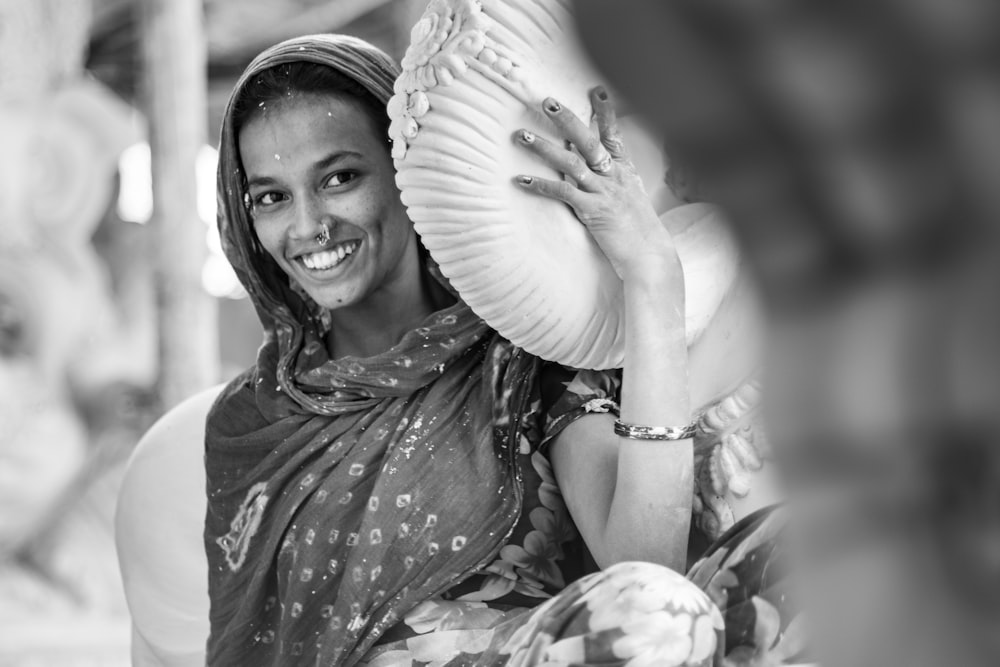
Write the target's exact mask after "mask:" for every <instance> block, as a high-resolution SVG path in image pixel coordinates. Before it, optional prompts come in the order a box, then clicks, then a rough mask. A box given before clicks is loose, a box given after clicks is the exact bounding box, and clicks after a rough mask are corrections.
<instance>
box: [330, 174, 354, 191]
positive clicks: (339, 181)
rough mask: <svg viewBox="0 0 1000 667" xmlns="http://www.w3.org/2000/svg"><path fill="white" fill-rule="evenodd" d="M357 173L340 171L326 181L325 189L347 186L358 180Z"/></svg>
mask: <svg viewBox="0 0 1000 667" xmlns="http://www.w3.org/2000/svg"><path fill="white" fill-rule="evenodd" d="M357 176H358V175H357V173H356V172H353V171H338V172H337V173H336V174H332V175H331V176H330V178H328V179H326V184H325V185H324V187H327V188H330V187H334V188H335V187H338V186H341V185H347V184H348V183H350V182H351V181H353V180H354V179H355V178H357Z"/></svg>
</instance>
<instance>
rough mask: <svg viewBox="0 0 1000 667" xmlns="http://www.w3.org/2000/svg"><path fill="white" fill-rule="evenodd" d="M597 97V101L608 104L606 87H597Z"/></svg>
mask: <svg viewBox="0 0 1000 667" xmlns="http://www.w3.org/2000/svg"><path fill="white" fill-rule="evenodd" d="M596 95H597V99H599V100H600V101H602V102H607V101H608V91H606V90H604V86H598V87H597V92H596Z"/></svg>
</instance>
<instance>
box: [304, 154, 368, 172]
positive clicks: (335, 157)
mask: <svg viewBox="0 0 1000 667" xmlns="http://www.w3.org/2000/svg"><path fill="white" fill-rule="evenodd" d="M346 158H364V156H363V155H362V154H361V153H358V152H357V151H336V152H334V153H330V154H329V155H327V156H326V157H325V158H322V159H320V160H318V161H317V162H316V164H315V165H313V166H314V167H315V168H317V169H326V168H327V167H331V166H333V165H335V164H336V163H337V162H340V161H341V160H344V159H346Z"/></svg>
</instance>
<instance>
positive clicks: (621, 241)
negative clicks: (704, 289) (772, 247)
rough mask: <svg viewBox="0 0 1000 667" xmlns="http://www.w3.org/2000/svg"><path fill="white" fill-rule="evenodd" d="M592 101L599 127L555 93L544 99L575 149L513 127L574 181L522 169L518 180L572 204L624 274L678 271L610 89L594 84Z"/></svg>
mask: <svg viewBox="0 0 1000 667" xmlns="http://www.w3.org/2000/svg"><path fill="white" fill-rule="evenodd" d="M590 101H591V104H592V106H593V108H594V112H595V116H596V119H597V126H598V134H597V135H595V134H594V133H593V132H591V130H590V128H589V127H588V126H587V125H586V124H584V123H583V122H582V121H581V120H580V119H579V118H578V117H577V116H576V115H575V114H574V113H573V112H572V111H570V110H569V109H567V108H566V107H564V106H562V105H560V104H559V102H558V101H556V100H554V99H552V98H547V99H546V100H545V101H544V102H543V104H542V108H543V110H544V113H545V115H546V116H547V117H548V118H549V119H551V121H552V122H553V124H554V125H555V126H556V128H557V129H558V130H559V132H560V134H561V135H562V138H563V139H565V140H566V141H568V142H570V143H571V144H572V146H573V147H575V148H576V150H575V151H574V150H572V148H563V147H562V146H557V145H556V144H554V143H552V142H551V141H548V140H546V139H543V138H542V137H539V136H537V135H535V134H533V133H531V132H529V131H527V130H523V129H522V130H519V131H518V132H516V133H515V139H516V141H517V142H518V143H519V144H521V145H522V146H524V147H526V148H528V149H529V150H531V151H533V152H534V153H535V154H536V155H538V156H540V157H541V158H542V160H543V161H544V162H545V163H546V164H548V165H549V166H551V167H552V168H553V169H555V170H557V171H559V172H560V173H562V174H565V175H566V176H568V177H569V178H571V179H572V182H569V181H567V180H561V181H556V180H550V179H545V178H538V177H536V176H530V175H519V176H518V177H517V179H516V181H517V183H518V185H520V186H521V187H522V188H524V189H525V190H529V191H531V192H534V193H537V194H539V195H542V196H545V197H550V198H552V199H558V200H560V201H562V202H565V203H566V204H567V205H569V206H570V208H572V209H573V212H574V213H575V214H576V217H577V218H579V219H580V221H581V222H582V223H583V224H584V225H586V227H587V229H588V230H589V231H590V233H591V234H592V235H593V237H594V239H595V240H596V241H597V243H598V245H599V246H600V247H601V250H603V251H604V254H605V255H606V256H607V258H608V260H609V261H610V262H611V265H612V266H613V267H614V269H615V271H616V272H617V273H618V276H619V277H620V278H621V279H622V280H624V281H626V282H628V281H631V280H634V279H640V278H646V277H650V276H657V277H660V278H662V277H664V274H665V272H666V275H667V276H670V277H677V278H679V277H680V263H679V261H678V260H677V254H676V250H675V248H674V244H673V241H672V239H671V238H670V234H669V232H667V230H666V229H665V228H664V227H663V225H662V224H661V223H660V220H659V218H658V216H657V215H656V211H655V210H654V208H653V204H652V202H650V200H649V196H648V195H647V194H646V191H645V189H644V188H643V186H642V181H641V179H640V178H639V174H638V173H637V171H636V169H635V167H634V166H633V165H632V163H631V161H630V160H629V158H628V155H627V153H626V149H625V144H624V142H623V140H622V135H621V132H620V131H619V128H618V121H617V118H616V116H615V111H614V108H613V106H612V103H611V101H610V100H609V99H608V95H607V92H605V90H604V88H600V87H598V88H595V89H593V90H592V91H590ZM671 272H676V274H673V273H671Z"/></svg>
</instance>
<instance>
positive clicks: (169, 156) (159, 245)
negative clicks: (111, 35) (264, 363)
mask: <svg viewBox="0 0 1000 667" xmlns="http://www.w3.org/2000/svg"><path fill="white" fill-rule="evenodd" d="M140 5H141V8H142V9H141V14H142V31H141V36H140V42H141V43H142V45H143V50H144V80H145V85H146V87H145V90H144V93H145V98H144V106H145V111H146V117H147V118H148V120H149V137H150V142H149V143H150V148H151V151H152V167H153V218H152V221H151V225H152V228H153V253H154V255H153V262H154V265H155V267H154V268H155V276H156V290H157V313H158V318H159V322H158V333H159V362H160V370H159V386H158V390H159V399H160V401H161V404H162V407H163V408H164V409H167V408H170V407H172V406H174V405H176V404H177V403H178V402H179V401H181V400H183V399H184V398H186V397H188V396H190V395H191V394H192V393H194V392H196V391H198V390H200V389H204V388H206V387H208V386H210V385H212V384H213V383H215V382H217V381H218V375H219V352H218V342H217V337H218V333H217V331H218V322H217V318H218V314H217V307H216V303H215V301H214V300H213V299H212V297H210V296H209V295H208V294H207V293H206V292H205V291H204V289H202V285H201V272H202V266H203V265H204V262H205V257H206V254H207V247H206V245H205V232H206V229H205V224H204V223H203V222H202V220H201V219H200V218H199V217H198V207H197V192H196V180H195V162H196V159H197V156H198V151H199V150H200V149H201V147H202V145H203V144H204V143H205V135H206V125H207V121H206V105H207V100H206V98H207V73H206V59H207V58H206V45H205V36H204V32H205V31H204V25H203V13H202V1H201V0H141V2H140Z"/></svg>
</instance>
